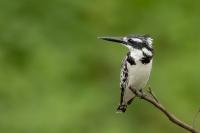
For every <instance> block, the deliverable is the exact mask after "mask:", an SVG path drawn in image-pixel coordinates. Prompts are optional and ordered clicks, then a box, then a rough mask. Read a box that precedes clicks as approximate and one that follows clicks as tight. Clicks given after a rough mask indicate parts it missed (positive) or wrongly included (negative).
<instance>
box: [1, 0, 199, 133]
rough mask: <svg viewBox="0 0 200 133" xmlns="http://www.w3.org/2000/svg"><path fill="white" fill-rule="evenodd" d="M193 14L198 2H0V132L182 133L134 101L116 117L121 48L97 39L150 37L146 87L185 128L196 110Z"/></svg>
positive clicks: (196, 13)
mask: <svg viewBox="0 0 200 133" xmlns="http://www.w3.org/2000/svg"><path fill="white" fill-rule="evenodd" d="M199 5H200V1H198V0H193V1H190V0H168V1H162V0H150V1H148V0H146V1H145V0H127V1H125V0H0V132H1V133H122V132H123V133H161V132H162V133H169V132H174V133H177V132H186V131H184V130H183V129H181V128H179V127H177V126H175V125H173V124H172V123H170V122H169V121H168V119H167V118H166V117H165V116H164V115H163V114H162V113H160V112H159V111H158V110H157V109H155V108H154V107H153V106H152V105H150V104H149V103H146V102H144V101H141V100H139V99H137V100H136V101H135V102H134V104H132V106H130V107H129V108H128V111H127V113H126V114H124V115H120V114H116V113H115V109H116V107H117V105H118V102H119V95H120V90H119V69H120V64H121V60H122V58H123V57H124V55H125V54H126V52H127V49H126V48H123V47H121V46H120V45H114V44H111V43H107V42H104V41H101V40H98V39H97V36H102V35H115V36H124V35H128V34H144V33H145V34H146V33H147V34H150V35H151V36H153V38H154V48H155V56H154V64H153V71H152V75H151V79H150V81H149V85H150V86H151V87H152V88H153V90H154V92H155V93H156V94H157V96H158V98H159V99H160V101H161V102H162V103H163V104H164V105H165V106H166V107H167V108H168V110H170V111H171V112H173V113H174V114H175V115H176V116H177V117H179V118H180V119H182V120H184V121H185V122H188V123H191V122H192V119H193V116H194V114H195V112H196V111H197V109H198V107H199V106H200V97H199V94H200V88H199V86H200V81H199V79H200V67H199V66H200V60H199V58H200V26H199V24H200V8H199ZM197 127H198V128H200V117H199V118H198V120H197Z"/></svg>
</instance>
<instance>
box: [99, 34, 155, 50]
mask: <svg viewBox="0 0 200 133" xmlns="http://www.w3.org/2000/svg"><path fill="white" fill-rule="evenodd" d="M99 38H100V39H103V40H106V41H112V42H117V43H121V44H122V45H124V46H126V47H127V48H128V49H129V50H130V51H132V50H134V49H138V50H142V49H143V48H146V49H147V50H149V51H153V46H152V43H153V39H152V38H151V37H150V36H149V35H130V36H125V37H99Z"/></svg>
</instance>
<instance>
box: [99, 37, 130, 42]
mask: <svg viewBox="0 0 200 133" xmlns="http://www.w3.org/2000/svg"><path fill="white" fill-rule="evenodd" d="M98 38H99V39H103V40H106V41H111V42H117V43H122V44H126V42H125V41H124V39H123V37H98Z"/></svg>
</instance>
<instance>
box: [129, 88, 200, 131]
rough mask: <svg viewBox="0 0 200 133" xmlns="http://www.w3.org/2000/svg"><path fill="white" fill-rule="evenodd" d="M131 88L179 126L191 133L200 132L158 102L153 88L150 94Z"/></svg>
mask: <svg viewBox="0 0 200 133" xmlns="http://www.w3.org/2000/svg"><path fill="white" fill-rule="evenodd" d="M130 90H132V92H133V93H135V95H136V96H137V97H139V98H141V99H143V100H145V101H147V102H149V103H151V104H153V105H154V106H155V107H156V108H157V109H159V110H160V111H161V112H162V113H164V114H165V116H166V117H167V118H168V119H169V120H170V121H171V122H172V123H174V124H176V125H177V126H179V127H181V128H183V129H185V130H187V131H189V132H191V133H200V132H199V131H197V130H196V129H194V128H193V127H192V126H191V125H188V124H186V123H184V122H183V121H181V120H180V119H178V118H177V117H176V116H174V115H173V114H172V113H170V112H168V111H167V110H166V109H165V107H164V106H163V105H162V104H160V103H159V102H158V99H157V98H156V96H155V95H154V93H153V92H152V90H151V88H150V89H149V91H148V94H149V95H147V94H145V93H144V92H142V91H136V90H135V89H133V88H130Z"/></svg>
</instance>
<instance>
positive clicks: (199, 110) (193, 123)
mask: <svg viewBox="0 0 200 133" xmlns="http://www.w3.org/2000/svg"><path fill="white" fill-rule="evenodd" d="M199 113H200V108H199V109H198V111H197V112H196V113H195V115H194V118H193V121H192V126H193V128H194V129H195V123H196V119H197V116H198V114H199Z"/></svg>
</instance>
